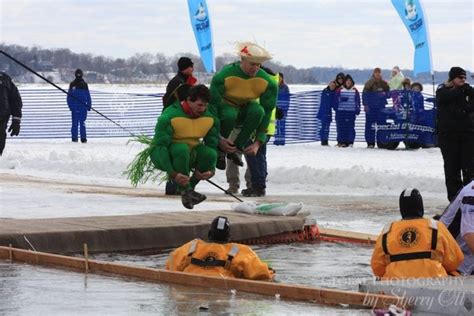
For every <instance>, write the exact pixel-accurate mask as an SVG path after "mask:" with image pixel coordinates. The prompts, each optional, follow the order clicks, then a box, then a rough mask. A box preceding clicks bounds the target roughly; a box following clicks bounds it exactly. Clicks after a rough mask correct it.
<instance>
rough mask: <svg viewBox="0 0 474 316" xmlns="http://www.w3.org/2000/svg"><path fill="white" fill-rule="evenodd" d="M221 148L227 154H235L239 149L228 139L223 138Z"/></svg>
mask: <svg viewBox="0 0 474 316" xmlns="http://www.w3.org/2000/svg"><path fill="white" fill-rule="evenodd" d="M219 147H220V148H221V149H222V150H223V151H225V152H226V153H235V152H236V151H237V147H235V145H234V142H232V141H230V140H228V139H227V138H221V140H220V141H219Z"/></svg>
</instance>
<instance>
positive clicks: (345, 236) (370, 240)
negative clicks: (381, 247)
mask: <svg viewBox="0 0 474 316" xmlns="http://www.w3.org/2000/svg"><path fill="white" fill-rule="evenodd" d="M319 232H320V234H321V237H322V238H321V239H322V240H328V241H341V242H344V241H347V242H357V243H362V244H368V245H373V244H375V242H376V241H377V238H378V236H377V235H372V234H364V233H357V232H351V231H346V230H339V229H332V228H321V227H320V228H319Z"/></svg>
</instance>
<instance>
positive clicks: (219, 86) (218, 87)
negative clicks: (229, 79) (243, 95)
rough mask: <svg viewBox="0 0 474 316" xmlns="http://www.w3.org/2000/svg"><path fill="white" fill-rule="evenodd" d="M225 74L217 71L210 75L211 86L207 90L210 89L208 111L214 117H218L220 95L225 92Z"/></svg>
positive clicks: (220, 101)
mask: <svg viewBox="0 0 474 316" xmlns="http://www.w3.org/2000/svg"><path fill="white" fill-rule="evenodd" d="M224 78H225V76H224V75H223V74H222V72H219V73H217V74H215V75H214V77H212V80H211V86H210V88H209V90H210V91H211V100H210V102H209V112H211V114H212V115H214V116H215V117H220V111H219V108H220V106H219V105H220V104H221V103H222V96H223V95H224V93H225V85H224Z"/></svg>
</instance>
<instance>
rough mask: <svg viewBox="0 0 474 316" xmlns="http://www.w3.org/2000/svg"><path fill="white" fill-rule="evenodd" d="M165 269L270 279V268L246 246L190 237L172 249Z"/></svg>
mask: <svg viewBox="0 0 474 316" xmlns="http://www.w3.org/2000/svg"><path fill="white" fill-rule="evenodd" d="M166 269H168V270H172V271H183V272H189V273H196V274H205V275H212V276H224V277H230V278H243V279H250V280H267V281H271V280H272V279H273V274H274V273H273V271H272V270H271V269H269V268H268V265H267V264H266V263H265V262H262V261H261V260H260V259H259V258H258V256H257V254H256V253H255V252H254V251H253V250H252V249H251V248H250V247H248V246H245V245H240V244H234V243H224V244H219V243H213V242H205V241H203V240H201V239H194V240H192V241H190V242H188V243H186V244H184V245H183V246H181V247H179V248H177V249H176V250H174V251H173V252H172V253H171V254H170V256H169V258H168V260H167V261H166Z"/></svg>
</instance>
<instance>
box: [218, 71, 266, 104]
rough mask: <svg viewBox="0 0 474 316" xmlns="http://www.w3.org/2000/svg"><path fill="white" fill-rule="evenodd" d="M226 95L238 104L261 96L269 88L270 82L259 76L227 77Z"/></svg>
mask: <svg viewBox="0 0 474 316" xmlns="http://www.w3.org/2000/svg"><path fill="white" fill-rule="evenodd" d="M224 86H225V96H226V97H227V98H229V99H230V100H232V101H234V102H235V103H237V104H240V105H241V104H243V103H246V102H248V101H250V100H255V99H257V98H259V97H260V96H261V95H262V93H263V92H265V90H267V87H268V82H267V81H266V80H265V79H263V78H259V77H255V78H250V79H242V78H239V77H236V76H230V77H227V78H225V82H224Z"/></svg>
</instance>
